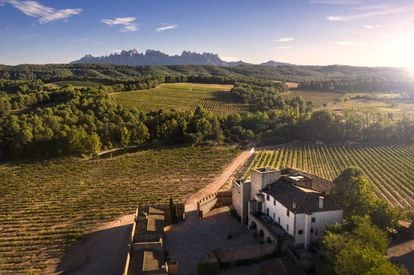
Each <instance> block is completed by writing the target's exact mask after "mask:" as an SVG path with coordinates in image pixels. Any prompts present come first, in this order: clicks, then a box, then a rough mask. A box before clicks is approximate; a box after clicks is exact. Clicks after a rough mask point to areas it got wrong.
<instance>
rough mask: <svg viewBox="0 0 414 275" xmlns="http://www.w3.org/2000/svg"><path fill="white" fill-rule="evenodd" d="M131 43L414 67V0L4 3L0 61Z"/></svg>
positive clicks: (257, 57)
mask: <svg viewBox="0 0 414 275" xmlns="http://www.w3.org/2000/svg"><path fill="white" fill-rule="evenodd" d="M130 49H137V50H138V51H141V52H142V51H145V50H147V49H153V50H160V51H162V52H165V53H167V54H180V53H181V52H182V51H183V50H190V51H195V52H211V53H217V54H218V55H219V56H220V57H221V58H222V59H224V60H227V61H236V60H243V61H245V62H251V63H261V62H266V61H268V60H275V61H282V62H290V63H294V64H302V65H328V64H347V65H357V66H394V67H411V68H414V51H413V49H414V1H413V0H393V1H391V0H382V1H381V0H192V1H190V0H117V1H114V0H54V1H51V0H38V1H21V0H0V64H12V65H14V64H21V63H37V64H44V63H66V62H70V61H73V60H77V59H79V58H81V57H82V56H84V55H85V54H92V55H95V56H97V55H104V54H110V53H113V52H117V51H120V50H130Z"/></svg>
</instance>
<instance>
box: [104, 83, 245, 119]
mask: <svg viewBox="0 0 414 275" xmlns="http://www.w3.org/2000/svg"><path fill="white" fill-rule="evenodd" d="M232 87H233V85H219V84H196V83H171V84H161V85H159V86H157V87H156V88H154V89H149V90H139V91H132V92H119V93H113V94H112V95H111V96H112V97H113V98H114V100H115V101H116V102H117V103H119V104H121V105H124V106H125V107H128V108H137V109H138V110H140V111H144V112H148V111H153V110H159V109H165V110H169V109H176V110H194V109H195V108H196V107H197V106H199V105H200V106H203V107H204V109H206V110H209V111H212V112H213V113H216V114H229V113H236V112H240V111H243V110H247V107H248V106H246V105H242V104H239V103H236V102H235V98H234V96H233V95H232V94H231V93H230V92H229V91H230V90H231V88H232Z"/></svg>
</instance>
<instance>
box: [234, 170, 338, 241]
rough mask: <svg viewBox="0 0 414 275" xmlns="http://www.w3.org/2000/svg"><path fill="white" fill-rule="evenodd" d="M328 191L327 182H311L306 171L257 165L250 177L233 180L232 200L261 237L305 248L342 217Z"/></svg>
mask: <svg viewBox="0 0 414 275" xmlns="http://www.w3.org/2000/svg"><path fill="white" fill-rule="evenodd" d="M315 189H322V190H323V191H321V190H319V191H318V190H315ZM329 191H330V190H329V188H327V184H326V182H324V184H323V185H321V179H320V178H318V177H315V183H314V182H313V177H312V176H311V175H308V174H306V173H299V172H297V171H295V170H291V169H285V170H284V171H283V173H282V171H280V170H276V169H271V168H258V169H254V170H252V172H251V180H236V181H234V182H233V186H232V200H233V207H234V209H235V210H236V211H237V213H238V214H239V215H240V217H241V221H242V222H243V223H246V224H248V226H249V229H251V230H254V231H255V232H256V233H255V234H257V235H258V236H259V237H260V238H261V239H262V240H263V241H268V242H276V243H279V242H280V244H282V243H283V240H286V239H288V240H290V241H293V245H294V246H296V247H302V246H303V247H305V248H306V247H307V246H308V245H309V244H310V243H311V242H313V241H316V240H318V239H320V238H321V237H322V236H323V232H324V230H325V227H326V226H327V225H328V224H334V223H337V222H341V220H342V215H343V210H342V208H341V206H340V205H338V204H336V203H335V202H333V201H332V200H330V199H329V198H328V197H326V196H325V193H329ZM284 243H285V244H284V245H283V246H284V247H285V246H286V244H287V243H289V242H284ZM290 243H291V242H290Z"/></svg>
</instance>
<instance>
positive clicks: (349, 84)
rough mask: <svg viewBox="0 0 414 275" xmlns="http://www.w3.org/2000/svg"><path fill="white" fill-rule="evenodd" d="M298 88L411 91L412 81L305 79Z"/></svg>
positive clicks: (351, 90) (347, 90) (345, 90)
mask: <svg viewBox="0 0 414 275" xmlns="http://www.w3.org/2000/svg"><path fill="white" fill-rule="evenodd" d="M298 88H299V89H302V90H313V91H342V92H413V91H414V89H413V83H412V82H407V81H394V80H377V79H351V80H350V79H338V80H325V81H305V82H300V83H299V87H298Z"/></svg>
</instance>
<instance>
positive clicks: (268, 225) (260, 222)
mask: <svg viewBox="0 0 414 275" xmlns="http://www.w3.org/2000/svg"><path fill="white" fill-rule="evenodd" d="M254 226H256V227H257V228H265V229H266V231H268V232H269V233H270V234H271V235H272V237H273V239H284V238H287V237H288V236H289V234H288V233H287V232H286V231H285V230H284V229H283V228H282V227H281V226H280V225H279V224H278V223H277V222H276V221H274V220H273V219H272V218H271V217H270V216H268V215H266V214H263V213H250V228H251V229H253V228H252V227H254Z"/></svg>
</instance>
